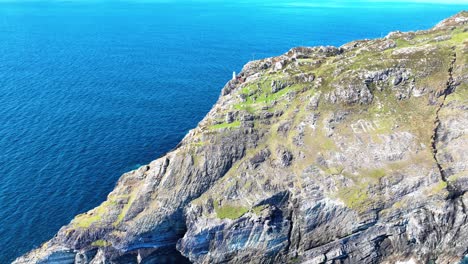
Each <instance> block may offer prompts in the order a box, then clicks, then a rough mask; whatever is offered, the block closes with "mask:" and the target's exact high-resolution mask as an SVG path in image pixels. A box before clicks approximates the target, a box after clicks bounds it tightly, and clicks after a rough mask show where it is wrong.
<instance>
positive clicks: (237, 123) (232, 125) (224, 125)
mask: <svg viewBox="0 0 468 264" xmlns="http://www.w3.org/2000/svg"><path fill="white" fill-rule="evenodd" d="M238 127H240V121H234V122H232V123H221V124H217V125H213V126H211V127H210V128H211V129H224V128H238Z"/></svg>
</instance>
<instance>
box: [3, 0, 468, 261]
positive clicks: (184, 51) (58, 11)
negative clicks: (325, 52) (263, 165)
mask: <svg viewBox="0 0 468 264" xmlns="http://www.w3.org/2000/svg"><path fill="white" fill-rule="evenodd" d="M310 3H311V2H310V1H309V4H307V5H304V2H300V1H299V2H298V1H296V2H294V3H285V2H283V3H281V2H275V3H273V4H272V3H271V1H269V2H268V4H265V3H264V2H262V1H256V2H254V3H249V4H247V3H245V2H238V3H236V4H226V3H221V1H220V2H216V3H208V2H205V3H202V2H199V3H194V2H185V3H181V2H177V3H174V2H172V3H171V2H167V3H164V2H159V3H157V2H141V1H139V2H137V1H134V2H131V1H130V2H126V1H113V2H95V1H94V2H93V1H83V2H81V1H68V2H67V1H35V2H24V1H22V2H15V1H12V2H5V1H1V2H0V205H1V206H0V247H1V248H2V251H1V252H0V263H9V262H11V260H12V259H14V258H15V257H17V256H19V255H21V254H23V253H25V252H26V251H28V250H30V249H32V248H34V247H37V246H39V245H40V244H41V243H42V242H44V241H45V240H47V239H49V238H51V237H52V236H53V235H54V233H56V232H57V230H58V229H59V228H60V227H61V226H62V225H64V224H67V223H68V222H69V221H70V220H71V219H72V218H73V216H74V215H76V214H78V213H82V212H85V211H87V210H89V209H91V208H93V207H94V206H96V205H98V204H99V203H100V202H102V201H103V200H104V199H105V197H106V195H107V193H108V192H109V191H111V190H112V188H113V186H114V184H115V182H116V181H117V179H118V177H119V176H120V175H121V174H122V173H123V172H126V171H128V170H131V169H133V168H136V167H137V166H139V164H144V163H147V162H149V161H150V160H152V159H155V158H157V157H158V156H160V155H162V154H164V153H165V152H167V151H168V150H170V149H171V148H173V147H174V146H175V145H176V144H177V143H178V141H179V140H180V139H181V138H182V137H183V136H184V135H185V133H186V132H187V131H188V130H189V129H190V128H193V127H194V126H196V124H197V122H198V121H199V120H201V119H202V118H203V116H204V115H205V114H206V113H207V112H208V110H209V109H210V108H211V106H212V104H213V103H215V101H216V99H217V97H218V95H219V92H220V89H221V88H222V86H223V85H224V83H225V82H226V81H227V80H228V79H229V78H230V77H231V76H232V71H239V70H240V69H241V67H242V66H243V64H245V63H246V62H247V61H249V60H251V59H254V58H263V57H267V56H274V55H279V54H281V53H284V52H286V51H287V50H288V49H289V48H290V47H293V46H300V45H341V44H344V43H345V42H348V41H351V40H354V39H361V38H375V37H380V36H384V35H386V33H387V32H389V31H393V30H397V29H398V30H416V29H424V28H429V27H431V26H433V25H434V24H435V23H436V22H438V21H439V20H441V19H443V18H445V17H448V16H450V15H453V14H455V13H456V12H458V11H460V10H462V9H463V8H464V9H467V6H466V5H465V6H460V5H427V4H426V5H424V4H407V3H406V4H405V3H399V4H362V3H361V4H359V5H356V4H353V5H351V4H343V3H342V2H339V1H338V2H337V1H335V2H334V3H331V4H330V3H327V4H323V3H324V1H321V2H320V3H321V4H310Z"/></svg>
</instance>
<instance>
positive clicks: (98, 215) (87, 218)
mask: <svg viewBox="0 0 468 264" xmlns="http://www.w3.org/2000/svg"><path fill="white" fill-rule="evenodd" d="M115 204H116V203H115V201H105V202H103V203H102V204H101V205H99V206H98V207H96V208H95V209H94V210H92V211H91V212H88V213H84V214H80V215H78V216H76V217H75V219H73V224H74V226H75V227H80V228H89V227H90V226H91V225H92V224H95V223H99V222H100V221H101V220H102V218H103V216H104V215H105V214H106V213H107V212H108V208H109V206H113V205H115Z"/></svg>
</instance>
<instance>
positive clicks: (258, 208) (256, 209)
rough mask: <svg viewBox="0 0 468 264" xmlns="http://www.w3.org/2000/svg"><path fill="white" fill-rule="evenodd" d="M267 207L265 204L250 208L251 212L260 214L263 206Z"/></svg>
mask: <svg viewBox="0 0 468 264" xmlns="http://www.w3.org/2000/svg"><path fill="white" fill-rule="evenodd" d="M267 207H268V206H267V205H259V206H255V207H254V208H252V212H253V213H254V214H256V215H260V214H261V213H262V211H263V210H265V208H267Z"/></svg>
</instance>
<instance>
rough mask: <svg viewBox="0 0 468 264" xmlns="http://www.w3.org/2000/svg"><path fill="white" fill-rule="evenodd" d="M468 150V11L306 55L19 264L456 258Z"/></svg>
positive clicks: (251, 79) (257, 83)
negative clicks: (424, 26) (426, 25)
mask: <svg viewBox="0 0 468 264" xmlns="http://www.w3.org/2000/svg"><path fill="white" fill-rule="evenodd" d="M467 148H468V12H462V13H460V14H458V15H456V16H454V17H452V18H449V19H447V20H444V21H442V22H441V23H439V24H438V25H437V26H435V27H434V28H432V29H430V30H427V31H419V32H408V33H402V32H393V33H391V34H389V35H388V36H386V37H385V38H382V39H375V40H362V41H355V42H352V43H348V44H346V45H344V46H342V47H339V48H337V47H314V48H306V47H300V48H294V49H291V50H290V51H289V52H287V53H286V54H284V55H282V56H279V57H275V58H268V59H264V60H259V61H253V62H250V63H248V64H247V65H246V66H245V67H244V69H243V70H242V72H241V73H240V74H239V75H238V76H237V78H235V79H234V80H231V81H229V82H228V83H227V84H226V86H225V87H224V88H223V90H222V94H221V96H220V98H219V100H218V102H217V103H216V104H215V106H214V107H213V109H212V110H211V111H210V112H209V113H208V115H207V116H206V117H205V118H204V119H203V120H202V121H201V122H200V123H199V125H198V126H197V127H196V128H195V129H193V130H192V131H190V132H189V133H188V135H187V136H186V137H185V138H184V139H183V140H182V142H180V144H179V145H178V146H177V147H176V148H175V149H174V150H173V151H171V152H169V153H168V154H167V155H165V156H163V157H161V158H159V159H157V160H155V161H153V162H151V163H150V164H148V165H146V166H143V167H141V168H139V169H137V170H135V171H131V172H129V173H126V174H124V175H123V176H122V177H121V178H120V180H119V182H118V183H117V185H116V187H115V189H114V191H112V192H111V193H110V194H109V196H108V197H107V200H106V201H105V202H103V203H102V204H101V205H100V206H98V207H96V208H95V209H93V210H91V211H89V212H87V213H84V214H81V215H78V216H76V217H75V219H73V220H72V221H71V223H70V224H68V225H66V226H64V227H63V228H61V229H60V231H59V232H58V233H57V235H56V236H55V237H54V238H52V239H51V240H50V241H48V242H47V243H44V245H43V246H42V247H41V248H38V249H36V250H34V251H32V252H30V253H28V254H27V255H25V256H23V257H21V258H19V259H17V260H16V261H15V263H83V264H84V263H90V264H97V263H164V262H166V263H167V262H169V263H170V262H178V260H174V257H173V255H171V253H170V252H174V251H175V250H177V251H179V252H181V253H182V254H183V255H184V256H186V257H187V258H189V259H190V261H192V262H194V263H458V262H460V261H462V259H463V258H464V256H465V255H466V254H468V218H467V217H468V215H467V211H466V210H467V208H466V206H467V204H468V195H467V194H466V191H467V190H468V150H467Z"/></svg>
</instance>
